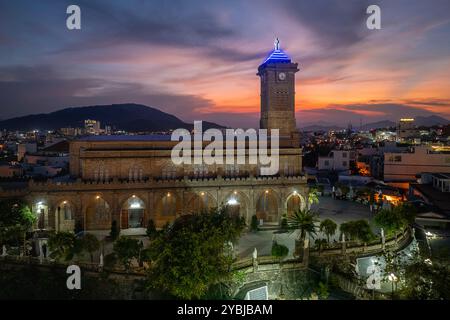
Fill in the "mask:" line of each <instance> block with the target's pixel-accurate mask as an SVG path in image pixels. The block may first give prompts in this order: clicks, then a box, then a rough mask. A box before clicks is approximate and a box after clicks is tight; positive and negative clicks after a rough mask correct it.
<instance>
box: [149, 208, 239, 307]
mask: <svg viewBox="0 0 450 320" xmlns="http://www.w3.org/2000/svg"><path fill="white" fill-rule="evenodd" d="M244 226H245V222H244V220H243V218H241V217H238V216H236V215H231V214H228V213H227V212H226V211H225V210H222V209H216V210H213V211H211V212H209V213H201V214H190V215H184V216H181V217H180V218H178V219H177V220H175V221H174V223H173V224H172V225H168V226H166V227H164V229H163V230H162V232H160V233H158V235H157V236H156V237H155V238H154V240H153V241H152V242H151V243H150V245H149V248H148V250H149V257H150V259H151V267H150V268H149V270H148V286H149V287H152V288H158V289H160V290H163V291H166V292H168V293H170V294H171V295H173V296H175V297H177V298H181V299H193V298H200V297H202V296H203V295H204V294H205V293H206V292H207V290H208V288H209V287H210V286H211V285H214V284H217V283H219V282H221V281H226V280H229V277H230V276H231V274H230V267H231V263H232V258H231V257H230V256H228V255H226V254H225V253H226V250H225V248H226V244H227V243H229V242H233V241H235V240H236V239H237V238H238V237H239V235H240V234H241V232H242V230H243V228H244Z"/></svg>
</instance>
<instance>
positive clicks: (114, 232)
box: [109, 220, 120, 241]
mask: <svg viewBox="0 0 450 320" xmlns="http://www.w3.org/2000/svg"><path fill="white" fill-rule="evenodd" d="M119 234H120V230H119V227H118V226H117V221H116V220H113V221H112V222H111V230H110V232H109V236H110V237H111V239H112V240H113V241H115V240H116V239H117V238H118V237H119Z"/></svg>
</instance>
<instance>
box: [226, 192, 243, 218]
mask: <svg viewBox="0 0 450 320" xmlns="http://www.w3.org/2000/svg"><path fill="white" fill-rule="evenodd" d="M246 204H247V201H246V197H245V195H244V194H242V193H241V192H238V191H234V192H232V193H231V194H230V195H229V196H228V197H226V198H225V210H226V212H227V213H229V214H231V215H236V216H240V217H244V218H247V205H246Z"/></svg>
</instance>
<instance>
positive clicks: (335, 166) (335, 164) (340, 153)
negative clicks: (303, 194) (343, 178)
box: [317, 150, 355, 171]
mask: <svg viewBox="0 0 450 320" xmlns="http://www.w3.org/2000/svg"><path fill="white" fill-rule="evenodd" d="M351 161H355V151H353V150H333V151H331V152H330V153H329V154H328V156H326V157H319V159H318V162H317V168H318V169H319V170H330V171H349V170H350V162H351Z"/></svg>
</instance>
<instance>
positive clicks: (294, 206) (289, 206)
mask: <svg viewBox="0 0 450 320" xmlns="http://www.w3.org/2000/svg"><path fill="white" fill-rule="evenodd" d="M303 207H304V202H303V198H302V196H301V195H300V194H299V193H297V192H293V193H292V194H291V195H289V197H288V199H287V201H286V213H287V216H288V217H290V216H292V215H293V213H294V212H295V211H297V210H300V209H303Z"/></svg>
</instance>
